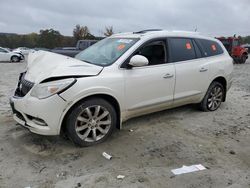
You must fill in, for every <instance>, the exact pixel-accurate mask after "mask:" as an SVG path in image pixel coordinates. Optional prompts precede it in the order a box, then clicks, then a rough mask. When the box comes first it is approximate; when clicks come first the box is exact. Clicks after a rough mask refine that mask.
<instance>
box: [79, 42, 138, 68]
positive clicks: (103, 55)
mask: <svg viewBox="0 0 250 188" xmlns="http://www.w3.org/2000/svg"><path fill="white" fill-rule="evenodd" d="M138 40H139V39H137V38H106V39H103V40H101V41H99V42H97V43H95V44H94V45H92V46H90V47H89V48H87V49H85V50H83V51H82V52H80V53H79V54H77V55H76V56H75V58H76V59H79V60H82V61H85V62H87V63H91V64H95V65H100V66H108V65H111V64H112V63H114V62H115V61H116V60H117V59H118V58H119V57H121V55H122V54H124V53H125V52H126V51H127V50H128V49H129V48H130V47H131V46H133V45H134V44H135V43H136V42H137V41H138Z"/></svg>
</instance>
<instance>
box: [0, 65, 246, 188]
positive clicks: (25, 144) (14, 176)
mask: <svg viewBox="0 0 250 188" xmlns="http://www.w3.org/2000/svg"><path fill="white" fill-rule="evenodd" d="M24 68H25V63H13V64H11V63H0V187H32V188H33V187H46V188H47V187H176V188H178V187H188V188H195V187H199V188H200V187H206V188H207V187H231V188H245V187H250V61H248V62H247V63H246V64H243V65H235V66H234V68H235V70H234V83H233V86H232V88H231V90H230V91H229V93H228V98H227V101H226V102H225V103H223V104H222V106H221V108H220V109H219V110H217V111H216V112H210V113H206V112H201V111H198V110H197V109H196V108H195V107H194V106H193V105H188V106H184V107H180V108H176V109H172V110H166V111H163V112H159V113H154V114H151V115H147V116H143V117H139V118H135V119H132V120H129V121H128V122H126V123H125V125H124V129H123V130H121V131H116V132H115V133H114V134H113V135H112V137H111V138H110V139H108V140H107V141H106V142H105V143H102V144H99V145H96V146H93V147H88V148H78V147H76V146H74V145H73V144H72V143H71V142H70V141H69V140H65V139H63V138H60V137H44V136H39V135H35V134H33V133H30V132H29V131H27V130H26V129H24V128H22V127H20V126H18V125H16V123H15V122H14V120H13V119H12V116H11V109H10V107H9V104H8V97H9V96H10V95H11V93H12V90H13V89H14V88H15V85H16V82H17V78H18V74H19V72H21V71H22V70H23V69H24ZM131 129H132V130H133V131H132V132H130V130H131ZM104 151H105V152H107V153H109V154H111V155H112V156H113V158H112V160H107V159H105V158H104V157H103V156H102V152H104ZM192 164H202V165H204V166H205V167H207V168H208V169H207V170H204V171H199V172H194V173H189V174H182V175H179V176H173V174H172V173H171V169H174V168H179V167H182V165H192ZM119 174H121V175H125V178H124V179H123V180H118V179H117V178H116V177H117V175H119Z"/></svg>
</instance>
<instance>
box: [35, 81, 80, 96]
mask: <svg viewBox="0 0 250 188" xmlns="http://www.w3.org/2000/svg"><path fill="white" fill-rule="evenodd" d="M75 83H76V79H75V78H67V79H62V80H56V81H50V82H45V83H40V84H37V85H35V86H34V87H33V89H32V91H31V94H30V95H31V96H33V97H36V98H38V99H44V98H48V97H50V96H52V95H54V94H59V93H62V92H63V91H65V90H67V89H68V88H70V87H71V86H72V85H74V84H75Z"/></svg>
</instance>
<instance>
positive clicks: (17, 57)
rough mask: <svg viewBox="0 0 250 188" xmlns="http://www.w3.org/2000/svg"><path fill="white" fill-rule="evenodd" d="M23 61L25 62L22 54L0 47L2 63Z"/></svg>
mask: <svg viewBox="0 0 250 188" xmlns="http://www.w3.org/2000/svg"><path fill="white" fill-rule="evenodd" d="M21 60H24V56H23V55H22V54H19V53H16V52H11V51H10V50H8V49H6V48H2V47H0V61H8V62H20V61H21Z"/></svg>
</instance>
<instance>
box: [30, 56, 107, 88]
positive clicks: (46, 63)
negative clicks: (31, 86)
mask: <svg viewBox="0 0 250 188" xmlns="http://www.w3.org/2000/svg"><path fill="white" fill-rule="evenodd" d="M102 69H103V67H101V66H97V65H92V64H89V63H86V62H83V61H81V60H78V59H75V58H71V57H67V56H64V55H60V54H55V53H52V52H46V51H37V52H33V53H30V54H29V56H28V60H27V70H26V74H25V79H26V80H28V81H31V82H34V83H39V82H41V81H43V80H45V79H48V78H54V77H69V76H72V77H76V76H95V75H98V74H99V73H100V72H101V71H102Z"/></svg>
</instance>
